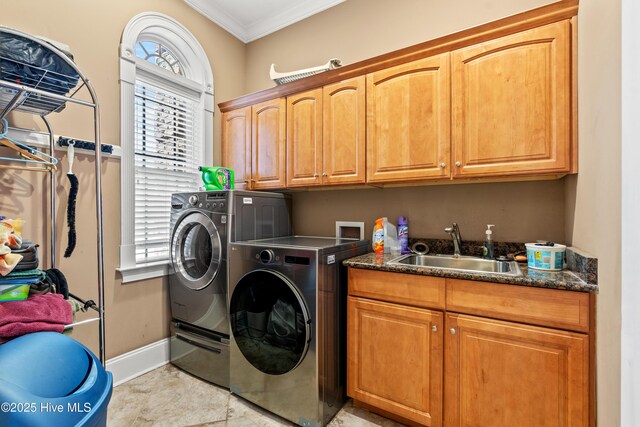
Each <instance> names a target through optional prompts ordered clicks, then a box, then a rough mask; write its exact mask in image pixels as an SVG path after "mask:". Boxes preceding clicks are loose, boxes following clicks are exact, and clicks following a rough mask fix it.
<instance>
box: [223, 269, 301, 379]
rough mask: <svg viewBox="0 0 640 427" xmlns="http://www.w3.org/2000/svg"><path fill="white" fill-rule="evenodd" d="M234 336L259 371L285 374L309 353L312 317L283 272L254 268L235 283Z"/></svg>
mask: <svg viewBox="0 0 640 427" xmlns="http://www.w3.org/2000/svg"><path fill="white" fill-rule="evenodd" d="M229 315H230V319H231V331H232V333H233V338H234V341H235V343H236V345H237V346H238V348H239V349H240V351H241V352H242V355H243V356H244V357H245V359H246V360H247V361H248V362H249V363H251V365H253V367H255V368H256V369H258V370H259V371H261V372H263V373H265V374H271V375H283V374H286V373H288V372H290V371H292V370H293V369H295V368H296V367H297V366H298V365H299V364H300V363H301V362H302V361H303V360H304V357H305V355H306V354H307V350H308V348H309V342H310V341H311V318H310V316H309V310H308V308H307V305H306V304H305V302H304V299H303V297H302V295H301V294H300V292H299V291H298V290H297V289H296V287H295V286H294V285H293V283H291V281H289V280H288V279H287V278H286V277H285V276H284V275H282V274H280V273H278V272H276V271H272V270H255V271H252V272H250V273H247V274H245V275H244V276H243V277H242V278H241V279H240V281H239V282H238V283H237V284H236V286H235V288H234V289H233V294H232V295H231V301H230V304H229Z"/></svg>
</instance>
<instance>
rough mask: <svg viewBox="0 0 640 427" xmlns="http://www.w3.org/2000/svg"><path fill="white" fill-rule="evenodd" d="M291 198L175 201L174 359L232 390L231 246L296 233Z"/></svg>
mask: <svg viewBox="0 0 640 427" xmlns="http://www.w3.org/2000/svg"><path fill="white" fill-rule="evenodd" d="M290 211H291V210H290V199H289V198H288V197H286V196H284V195H282V194H279V193H266V192H265V193H262V192H252V191H209V192H196V193H178V194H173V195H172V198H171V230H172V232H171V240H170V242H171V244H170V252H171V261H172V267H173V271H172V273H171V275H170V277H169V290H170V300H171V315H172V322H171V326H170V328H171V340H170V359H171V362H172V363H173V364H175V365H177V366H179V367H180V368H182V369H184V370H186V371H188V372H190V373H192V374H194V375H196V376H199V377H201V378H203V379H205V380H207V381H210V382H213V383H215V384H218V385H221V386H224V387H228V386H229V317H228V308H227V289H228V283H227V274H228V271H227V270H228V265H227V248H228V243H229V242H230V241H233V240H235V236H240V237H244V236H245V235H246V236H250V237H251V238H259V237H273V236H281V235H287V234H290V233H291V226H290V224H291V221H290Z"/></svg>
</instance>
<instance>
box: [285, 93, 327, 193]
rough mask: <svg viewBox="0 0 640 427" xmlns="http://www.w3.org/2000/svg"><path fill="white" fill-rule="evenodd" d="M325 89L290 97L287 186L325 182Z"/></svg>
mask: <svg viewBox="0 0 640 427" xmlns="http://www.w3.org/2000/svg"><path fill="white" fill-rule="evenodd" d="M321 172H322V89H314V90H310V91H307V92H303V93H298V94H295V95H292V96H289V97H287V187H306V186H310V185H318V184H320V183H321V182H322V178H321V177H320V173H321Z"/></svg>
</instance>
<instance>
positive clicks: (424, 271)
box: [343, 252, 598, 293]
mask: <svg viewBox="0 0 640 427" xmlns="http://www.w3.org/2000/svg"><path fill="white" fill-rule="evenodd" d="M399 256H400V255H398V254H385V255H376V254H374V253H373V252H370V253H367V254H364V255H360V256H357V257H354V258H350V259H347V260H345V261H343V264H344V265H346V266H348V267H353V268H363V269H367V270H380V271H390V272H396V273H408V274H419V275H423V276H436V277H449V278H452V279H462V280H480V281H484V282H494V283H504V284H508V285H517V286H533V287H538V288H551V289H565V290H570V291H579V292H592V293H597V292H598V285H597V284H595V283H592V282H591V281H589V280H588V279H589V277H590V276H589V275H588V274H583V273H580V272H574V271H570V270H563V271H559V272H547V271H540V270H534V269H531V268H528V267H527V264H526V263H519V264H518V265H519V267H520V270H521V271H522V276H507V275H504V274H495V273H485V272H468V271H459V270H447V269H442V268H435V267H433V268H432V267H418V266H412V265H399V264H389V261H391V260H393V259H395V258H398V257H399Z"/></svg>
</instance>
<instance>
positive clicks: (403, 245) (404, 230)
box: [398, 215, 411, 254]
mask: <svg viewBox="0 0 640 427" xmlns="http://www.w3.org/2000/svg"><path fill="white" fill-rule="evenodd" d="M398 241H399V242H400V253H402V254H409V253H411V251H410V250H409V221H408V220H407V218H406V217H404V216H402V215H400V216H399V217H398Z"/></svg>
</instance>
